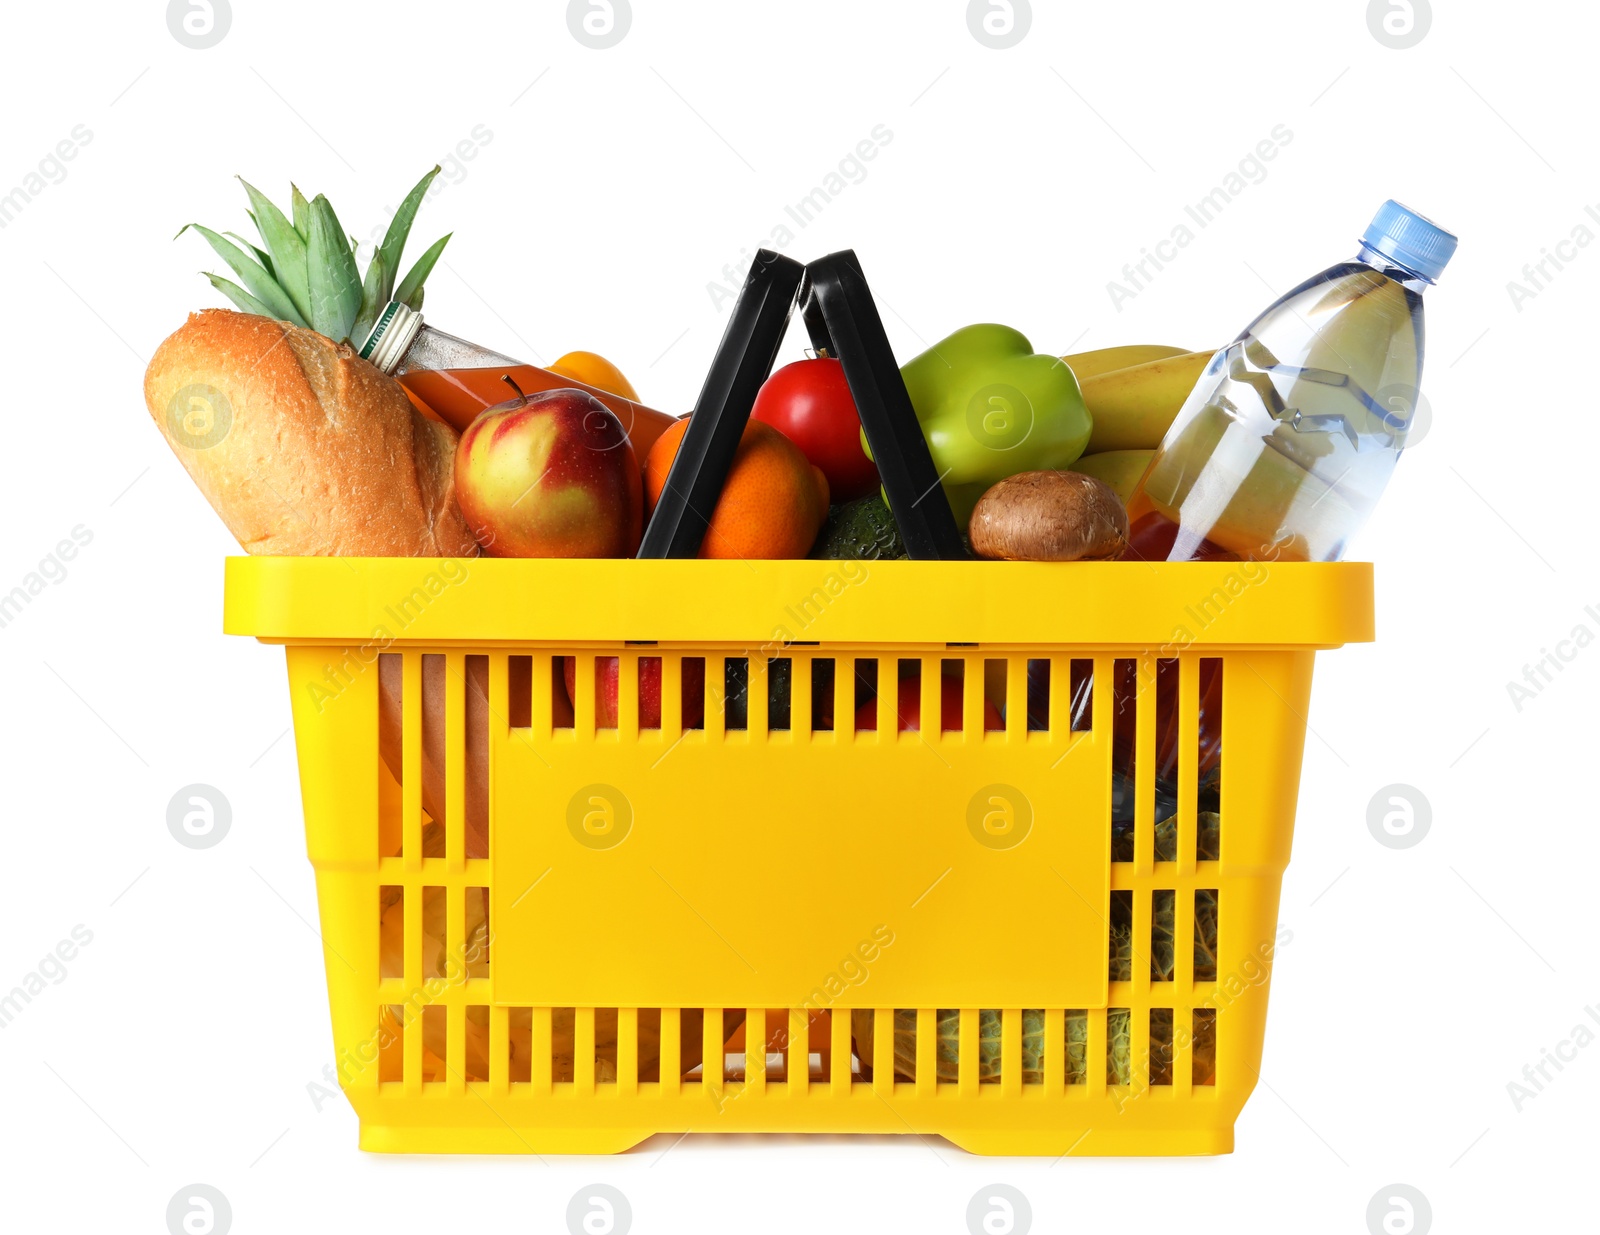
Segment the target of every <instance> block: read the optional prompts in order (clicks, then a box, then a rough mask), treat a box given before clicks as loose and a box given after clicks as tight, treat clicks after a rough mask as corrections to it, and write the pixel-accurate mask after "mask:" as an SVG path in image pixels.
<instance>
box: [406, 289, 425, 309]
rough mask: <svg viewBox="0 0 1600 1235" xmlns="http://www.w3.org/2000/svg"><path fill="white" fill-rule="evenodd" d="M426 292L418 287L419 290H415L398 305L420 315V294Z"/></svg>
mask: <svg viewBox="0 0 1600 1235" xmlns="http://www.w3.org/2000/svg"><path fill="white" fill-rule="evenodd" d="M426 290H427V289H426V288H422V287H419V288H417V290H416V291H414V292H412V293H411V295H410V296H408V297H407V298H406V299H404V300H402V301H401V302H400V303H401V304H403V305H405V307H406V308H408V309H410V310H411V311H412V312H413V313H421V312H422V293H423V292H424V291H426Z"/></svg>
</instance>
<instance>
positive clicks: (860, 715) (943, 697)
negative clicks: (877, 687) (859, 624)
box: [856, 674, 1005, 733]
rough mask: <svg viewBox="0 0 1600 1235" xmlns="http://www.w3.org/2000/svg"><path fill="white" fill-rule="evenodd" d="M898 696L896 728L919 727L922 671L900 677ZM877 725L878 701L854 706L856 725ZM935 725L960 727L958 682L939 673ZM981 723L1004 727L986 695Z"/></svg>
mask: <svg viewBox="0 0 1600 1235" xmlns="http://www.w3.org/2000/svg"><path fill="white" fill-rule="evenodd" d="M897 693H898V695H899V698H898V700H897V706H896V708H895V711H896V712H897V713H898V716H899V722H900V724H899V728H900V731H901V732H902V733H905V732H911V731H916V730H920V729H921V728H922V675H921V674H913V675H912V676H911V677H906V678H901V679H900V688H899V691H898V692H897ZM877 727H878V701H877V700H876V699H868V700H867V701H866V702H865V703H863V704H862V705H861V706H860V707H859V708H857V709H856V728H857V729H858V730H861V729H876V728H877ZM939 727H940V728H941V729H943V730H945V731H946V732H956V731H959V730H960V728H961V682H960V681H959V680H958V679H956V678H950V677H941V678H940V679H939ZM983 727H984V728H985V729H1004V728H1005V722H1004V721H1003V720H1001V719H1000V710H999V709H998V708H996V707H995V706H994V704H992V703H990V702H989V701H988V700H987V699H985V700H984V701H983Z"/></svg>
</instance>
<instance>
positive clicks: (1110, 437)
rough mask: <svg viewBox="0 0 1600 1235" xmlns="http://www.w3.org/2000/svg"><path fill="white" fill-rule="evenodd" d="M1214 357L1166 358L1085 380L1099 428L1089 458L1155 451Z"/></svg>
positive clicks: (1086, 402) (1087, 450)
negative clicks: (1118, 453)
mask: <svg viewBox="0 0 1600 1235" xmlns="http://www.w3.org/2000/svg"><path fill="white" fill-rule="evenodd" d="M1213 355H1214V353H1213V352H1186V353H1184V354H1183V355H1181V356H1163V357H1160V358H1158V359H1154V360H1146V361H1144V362H1143V363H1141V364H1136V365H1132V366H1130V367H1129V368H1126V369H1113V370H1110V371H1108V372H1105V373H1098V374H1096V375H1095V376H1093V377H1086V378H1084V379H1083V380H1082V389H1083V402H1084V406H1085V407H1087V408H1088V409H1089V415H1090V417H1091V418H1092V419H1093V421H1094V427H1093V429H1092V430H1091V431H1090V433H1089V444H1088V445H1087V446H1085V447H1084V451H1083V453H1084V454H1085V455H1086V456H1091V455H1097V454H1104V453H1106V452H1107V451H1113V450H1154V449H1155V448H1156V447H1157V446H1159V445H1160V444H1161V439H1162V437H1163V436H1164V435H1165V434H1166V432H1167V430H1168V429H1169V428H1171V427H1172V422H1173V420H1174V419H1176V417H1177V415H1178V409H1179V408H1181V407H1182V406H1183V401H1184V400H1185V399H1187V398H1188V397H1189V392H1190V391H1191V390H1193V389H1194V384H1195V381H1196V379H1197V378H1199V376H1200V374H1201V373H1202V372H1204V370H1205V367H1206V365H1207V364H1208V363H1209V362H1210V360H1211V357H1212V356H1213Z"/></svg>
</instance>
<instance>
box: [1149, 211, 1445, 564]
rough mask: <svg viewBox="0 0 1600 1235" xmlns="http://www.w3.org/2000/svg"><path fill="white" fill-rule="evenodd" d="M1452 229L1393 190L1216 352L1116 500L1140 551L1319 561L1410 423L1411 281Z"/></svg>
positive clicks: (1429, 271) (1339, 546) (1360, 512)
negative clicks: (1141, 470)
mask: <svg viewBox="0 0 1600 1235" xmlns="http://www.w3.org/2000/svg"><path fill="white" fill-rule="evenodd" d="M1455 248H1456V237H1455V236H1453V235H1452V234H1451V233H1449V232H1447V231H1445V230H1444V229H1443V228H1442V227H1439V226H1438V225H1437V224H1435V223H1433V222H1431V221H1429V220H1428V219H1426V218H1424V217H1423V216H1422V215H1420V214H1418V213H1416V212H1415V211H1414V210H1410V209H1408V208H1407V207H1405V206H1402V205H1400V204H1399V203H1397V202H1394V201H1388V202H1385V203H1384V204H1383V206H1382V207H1380V208H1379V210H1378V213H1377V214H1376V216H1374V218H1373V220H1372V223H1371V224H1370V225H1369V226H1368V228H1367V230H1366V231H1365V232H1364V233H1363V235H1362V237H1361V242H1360V249H1359V252H1358V253H1357V254H1356V256H1355V257H1353V258H1351V259H1349V260H1348V261H1343V262H1338V263H1336V264H1335V265H1333V266H1330V267H1328V269H1326V270H1324V271H1322V272H1321V273H1320V274H1316V275H1313V276H1312V277H1311V278H1309V279H1307V280H1306V281H1305V282H1303V283H1301V284H1300V285H1299V286H1297V287H1295V288H1293V289H1291V290H1290V291H1288V292H1287V293H1285V294H1284V295H1283V296H1281V297H1279V299H1278V300H1276V301H1274V302H1273V303H1272V304H1271V305H1270V306H1268V308H1267V309H1266V310H1265V311H1264V312H1263V313H1262V314H1261V315H1260V316H1258V317H1257V318H1256V319H1255V320H1254V321H1252V322H1251V323H1250V324H1249V325H1248V326H1246V327H1245V329H1244V330H1243V331H1242V332H1241V333H1240V335H1239V337H1238V338H1237V339H1235V340H1234V341H1233V342H1232V343H1230V344H1229V345H1228V346H1227V347H1225V348H1223V349H1222V350H1221V351H1219V352H1217V353H1216V355H1215V356H1213V357H1212V359H1211V361H1210V363H1209V364H1208V365H1207V366H1206V368H1205V372H1204V374H1203V375H1202V376H1201V378H1200V380H1199V383H1198V384H1197V385H1196V386H1195V388H1194V390H1193V391H1192V392H1191V393H1190V395H1189V397H1188V399H1187V400H1186V401H1185V403H1184V405H1183V408H1182V410H1181V411H1179V413H1178V416H1177V419H1176V420H1175V421H1174V423H1173V425H1172V428H1171V429H1170V430H1168V432H1167V434H1166V436H1165V438H1164V439H1163V440H1162V443H1161V446H1160V448H1159V449H1158V450H1157V451H1156V455H1155V457H1154V459H1153V460H1152V461H1151V463H1150V468H1149V470H1148V471H1147V472H1146V474H1145V476H1144V479H1143V480H1142V481H1141V482H1140V484H1139V487H1138V489H1137V490H1136V491H1135V493H1134V495H1133V498H1132V500H1131V502H1130V503H1129V512H1128V513H1129V517H1130V520H1131V523H1132V543H1133V552H1134V554H1135V555H1136V556H1138V557H1141V558H1144V559H1146V560H1148V561H1160V560H1163V559H1164V560H1168V561H1186V560H1189V559H1201V560H1206V559H1211V560H1228V559H1239V558H1261V559H1282V560H1288V561H1311V562H1331V561H1336V560H1337V559H1338V558H1339V557H1340V555H1341V554H1343V552H1344V548H1345V545H1346V543H1347V542H1348V541H1349V539H1350V537H1351V536H1352V535H1353V534H1354V533H1355V532H1356V531H1357V529H1359V528H1360V527H1361V525H1362V524H1363V523H1365V521H1366V519H1367V516H1368V515H1369V514H1370V513H1371V511H1372V507H1373V506H1374V504H1375V503H1376V502H1377V500H1378V497H1379V495H1380V494H1381V493H1382V492H1383V488H1384V486H1385V485H1386V484H1387V483H1388V480H1389V477H1390V475H1391V473H1392V472H1393V471H1394V465H1395V462H1396V461H1397V460H1398V459H1399V457H1400V452H1401V451H1402V450H1403V449H1404V448H1405V445H1406V440H1407V437H1408V435H1409V434H1411V433H1412V432H1413V431H1414V429H1415V428H1416V424H1417V421H1416V415H1417V407H1418V398H1419V395H1418V389H1417V386H1418V382H1419V381H1420V380H1421V375H1422V360H1423V313H1422V294H1423V292H1424V291H1426V290H1427V288H1428V287H1430V286H1431V285H1432V284H1433V283H1434V282H1435V281H1436V280H1437V279H1438V277H1439V275H1440V273H1441V272H1442V271H1443V270H1444V268H1445V265H1446V263H1448V262H1449V260H1450V257H1451V255H1452V254H1453V253H1454V252H1455Z"/></svg>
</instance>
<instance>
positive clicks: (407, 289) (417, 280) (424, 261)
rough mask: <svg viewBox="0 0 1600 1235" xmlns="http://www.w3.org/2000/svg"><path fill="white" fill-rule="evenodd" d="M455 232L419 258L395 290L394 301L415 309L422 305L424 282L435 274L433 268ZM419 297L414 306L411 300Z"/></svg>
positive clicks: (439, 240)
mask: <svg viewBox="0 0 1600 1235" xmlns="http://www.w3.org/2000/svg"><path fill="white" fill-rule="evenodd" d="M453 235H455V233H454V232H446V233H445V234H444V235H442V236H440V237H439V239H437V240H435V241H434V242H433V244H431V245H430V246H428V251H427V252H426V253H424V254H423V255H422V256H421V257H419V258H417V264H416V265H415V266H413V267H411V270H410V271H409V272H408V273H407V274H406V277H405V278H403V279H401V280H400V286H399V287H397V288H395V291H394V295H393V296H392V297H391V299H393V300H398V301H400V302H401V303H403V304H405V305H406V306H408V307H409V308H412V309H415V308H417V307H418V306H419V305H421V304H422V298H421V293H422V282H423V280H424V279H426V278H427V277H428V276H429V275H430V274H432V273H433V267H434V265H435V264H436V263H437V262H438V260H439V254H441V253H443V252H444V246H445V245H446V244H447V243H449V240H450V237H451V236H453ZM413 296H416V297H417V303H416V304H412V303H411V298H412V297H413Z"/></svg>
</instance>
